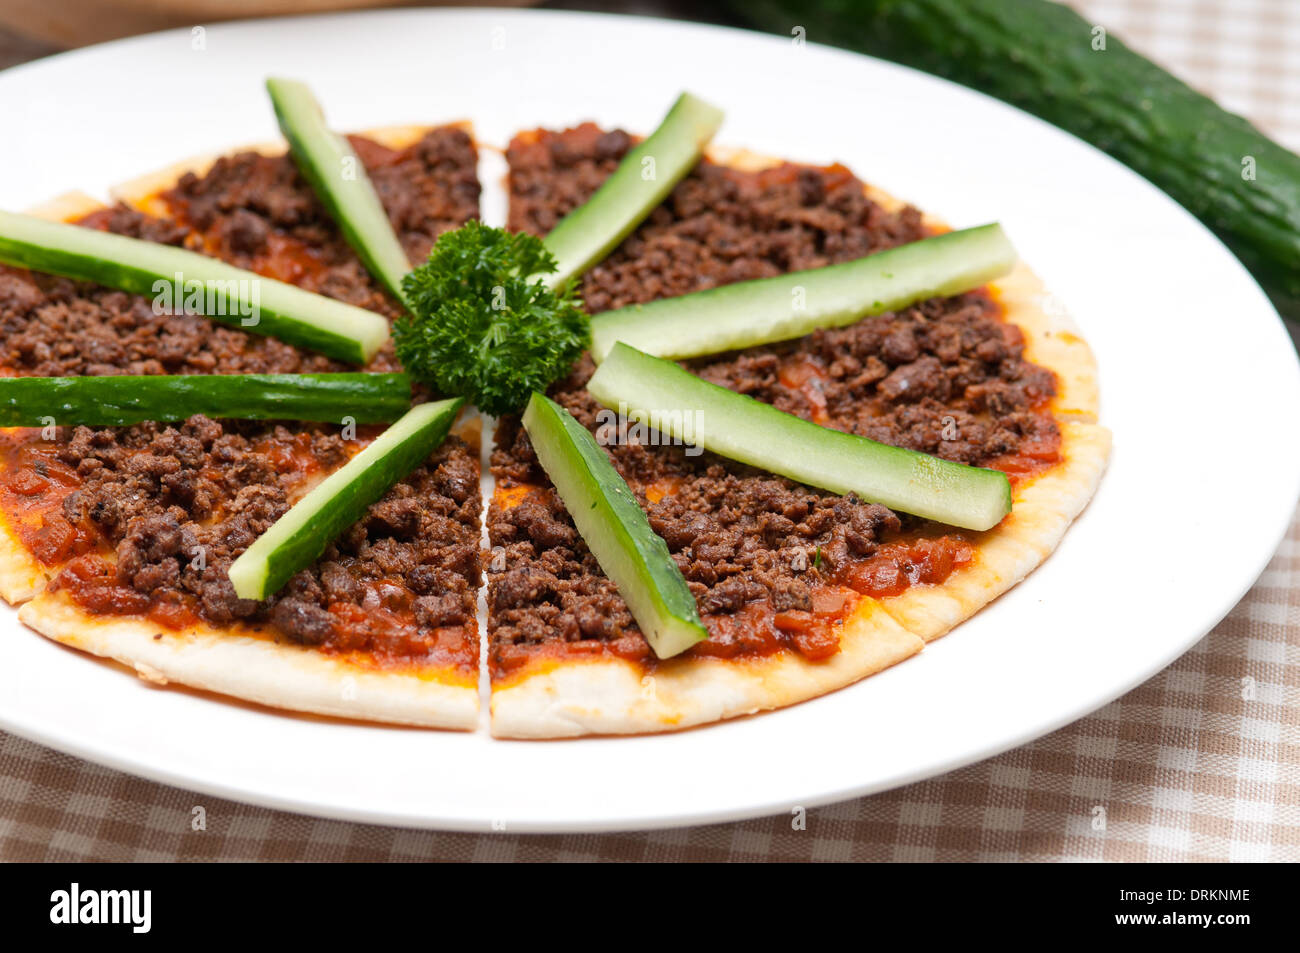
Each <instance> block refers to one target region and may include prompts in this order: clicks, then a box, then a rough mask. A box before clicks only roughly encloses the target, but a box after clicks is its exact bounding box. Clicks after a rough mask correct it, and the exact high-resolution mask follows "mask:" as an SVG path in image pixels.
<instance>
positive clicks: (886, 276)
mask: <svg viewBox="0 0 1300 953" xmlns="http://www.w3.org/2000/svg"><path fill="white" fill-rule="evenodd" d="M1015 263H1016V250H1015V248H1014V247H1013V246H1012V244H1011V242H1010V241H1009V240H1008V239H1007V236H1006V234H1005V233H1004V232H1003V231H1002V226H1000V225H997V224H992V225H981V226H979V227H978V228H967V229H964V230H962V231H959V232H948V233H946V234H943V235H936V236H935V237H933V238H925V239H922V240H921V241H918V242H912V243H910V244H908V245H901V246H899V247H898V248H891V249H889V250H888V251H882V252H877V253H876V254H874V255H868V256H866V257H865V258H859V259H856V260H855V261H848V262H844V263H843V264H839V265H828V266H827V267H825V268H813V269H809V270H808V271H796V272H793V273H792V274H788V275H781V276H779V277H776V278H761V279H759V280H757V281H742V282H737V283H736V284H732V285H723V286H722V287H719V288H709V289H708V290H707V291H697V292H693V293H692V294H686V295H682V296H681V297H678V298H662V299H660V300H658V301H652V302H650V303H649V304H642V305H632V306H631V307H627V308H619V309H617V310H615V311H605V312H603V313H601V314H598V315H596V316H595V317H593V318H592V319H591V340H592V345H591V353H592V356H593V357H594V358H595V359H596V360H597V361H601V360H603V359H604V358H605V355H606V354H608V353H609V350H610V348H612V347H613V346H614V342H616V341H622V342H623V343H624V344H630V345H631V346H632V347H634V348H636V349H637V350H640V351H644V352H645V353H646V354H653V355H655V356H656V357H668V358H672V359H674V360H680V359H683V358H688V357H698V356H700V355H702V354H718V353H720V352H722V351H732V350H735V349H737V348H742V347H753V346H754V345H756V344H768V343H770V342H772V341H785V340H789V339H790V338H797V337H803V336H804V335H805V334H810V333H812V332H813V331H815V330H817V329H818V328H834V327H842V326H843V325H846V324H852V323H853V322H854V321H857V320H858V319H859V318H863V317H866V316H867V315H871V314H883V313H884V312H886V311H895V310H897V309H899V308H904V307H906V306H907V305H909V304H913V303H915V302H917V301H923V300H925V299H926V298H933V297H937V296H940V295H954V294H960V293H962V292H964V291H970V290H971V289H973V288H978V287H979V286H980V285H982V284H984V283H985V282H989V281H992V280H993V279H995V278H1000V277H1001V276H1002V275H1005V274H1006V273H1007V272H1009V271H1010V270H1011V269H1012V268H1013V267H1014V266H1015Z"/></svg>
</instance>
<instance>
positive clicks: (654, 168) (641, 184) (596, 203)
mask: <svg viewBox="0 0 1300 953" xmlns="http://www.w3.org/2000/svg"><path fill="white" fill-rule="evenodd" d="M720 125H722V110H720V109H718V108H717V107H716V106H711V105H709V104H708V103H706V102H705V101H704V100H702V99H698V98H696V97H695V96H692V95H691V94H690V93H682V94H681V95H680V96H678V97H677V102H675V103H674V104H673V107H672V109H670V110H669V111H668V115H667V116H665V117H664V120H663V122H661V123H660V124H659V128H658V129H656V130H655V131H654V132H653V133H652V134H651V135H650V137H649V138H648V139H646V140H644V141H643V142H641V143H640V144H638V145H637V146H635V147H634V148H633V149H632V150H631V151H630V152H628V154H627V155H625V156H624V157H623V161H622V162H620V163H619V165H618V168H617V169H615V170H614V174H613V175H611V176H610V177H609V178H608V179H606V180H605V182H604V184H603V185H601V187H600V188H599V189H597V190H596V192H595V194H594V195H592V197H591V198H589V199H588V200H587V201H586V202H585V203H584V204H582V205H580V206H578V207H577V208H576V209H574V210H573V211H572V212H570V213H569V214H568V215H566V216H565V217H564V218H563V219H562V220H561V221H560V223H559V224H558V225H556V226H555V228H553V229H551V232H550V234H549V235H547V236H546V238H545V242H546V247H547V248H549V249H550V251H551V254H553V255H554V256H555V258H556V261H557V262H558V263H559V268H558V269H557V270H556V271H555V272H554V273H553V274H548V275H543V276H540V277H542V278H543V280H545V281H546V282H547V283H548V284H549V285H550V286H551V287H553V288H558V287H559V286H560V285H562V284H564V283H565V282H567V281H569V280H570V279H572V278H576V277H577V276H578V275H580V274H582V273H583V272H584V271H586V270H587V269H588V268H590V267H591V266H592V265H595V264H596V263H597V262H599V261H600V260H601V259H602V258H604V257H605V256H606V255H608V254H609V253H610V252H611V251H613V250H614V249H615V248H617V247H618V244H619V242H621V241H623V239H625V238H627V236H628V235H630V234H632V231H633V229H635V228H636V227H637V226H638V225H640V224H641V221H642V220H643V219H644V218H645V217H646V216H647V215H649V214H650V213H651V212H652V211H654V209H655V207H656V206H658V205H659V203H660V202H662V201H663V200H664V199H666V198H667V197H668V193H669V192H671V191H672V190H673V187H674V186H675V185H677V183H678V182H680V181H681V180H682V179H683V178H685V177H686V175H687V173H689V172H690V171H691V170H692V169H693V168H695V164H696V163H697V162H699V161H700V156H701V155H702V154H703V153H704V147H705V146H706V145H708V143H709V140H710V139H712V138H713V134H714V133H715V132H717V131H718V127H719V126H720Z"/></svg>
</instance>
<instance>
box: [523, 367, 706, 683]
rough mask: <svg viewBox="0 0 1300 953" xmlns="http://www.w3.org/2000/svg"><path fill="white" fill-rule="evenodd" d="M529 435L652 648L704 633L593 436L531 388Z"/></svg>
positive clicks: (666, 649) (664, 554)
mask: <svg viewBox="0 0 1300 953" xmlns="http://www.w3.org/2000/svg"><path fill="white" fill-rule="evenodd" d="M524 427H525V428H526V429H527V431H528V439H529V440H530V441H531V442H532V445H533V450H534V451H535V452H536V453H537V459H538V460H539V461H540V462H541V464H542V468H543V469H544V470H546V474H547V476H549V477H550V478H551V482H552V483H554V484H555V489H556V492H558V493H559V495H560V499H561V500H563V501H564V505H565V507H566V508H567V509H568V511H569V515H570V516H571V517H572V518H573V522H574V525H575V526H577V527H578V532H579V533H581V534H582V538H583V539H584V540H585V541H586V543H587V547H588V548H589V549H590V550H591V552H592V554H593V555H594V556H595V557H596V561H597V562H598V563H600V568H601V569H603V570H604V571H605V575H607V576H609V578H610V579H612V580H613V581H614V584H615V585H616V586H618V591H619V593H620V594H621V595H622V596H623V599H624V601H625V602H627V606H628V609H630V610H631V612H632V616H633V618H635V619H636V622H637V625H639V626H640V627H641V632H642V633H643V634H644V635H645V638H646V641H647V642H648V643H650V648H651V649H653V650H654V653H655V655H656V656H658V657H659V658H670V657H672V656H674V655H677V654H679V653H681V652H684V651H686V650H687V649H688V648H690V647H691V646H692V645H694V644H695V643H696V642H699V641H701V640H702V639H705V638H707V637H708V630H706V629H705V628H704V624H703V623H702V622H701V621H700V614H699V609H698V608H697V607H696V605H695V597H694V596H693V595H691V590H690V589H689V588H688V587H687V585H686V580H685V579H684V578H682V574H681V570H679V569H678V568H677V564H676V563H675V562H673V557H672V556H671V555H670V554H669V552H668V544H667V543H665V542H664V541H663V540H662V539H660V538H659V537H658V536H656V535H655V532H654V530H652V529H651V528H650V522H649V520H647V519H646V515H645V513H644V512H643V511H642V509H641V507H640V506H639V505H637V501H636V498H635V497H634V496H633V495H632V491H631V490H630V489H628V485H627V484H626V483H625V482H623V478H622V477H621V476H619V475H618V471H617V470H615V469H614V465H613V464H612V463H610V462H609V457H608V456H607V455H606V454H605V451H604V450H602V449H601V447H600V445H599V444H597V443H596V438H595V437H593V436H592V435H591V432H590V431H588V430H587V428H586V427H584V426H582V424H580V423H578V422H577V421H576V420H574V419H573V417H572V416H571V415H570V414H569V412H568V411H566V410H565V409H564V408H563V407H561V406H560V405H559V404H557V403H555V402H554V401H553V400H550V399H549V398H547V397H545V396H543V395H542V394H539V393H536V392H534V393H533V396H532V398H531V399H530V400H529V402H528V408H527V409H526V410H525V411H524Z"/></svg>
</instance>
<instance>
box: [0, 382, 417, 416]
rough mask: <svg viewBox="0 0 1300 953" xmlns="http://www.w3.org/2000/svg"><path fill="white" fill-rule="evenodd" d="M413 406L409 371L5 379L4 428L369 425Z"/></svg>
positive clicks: (0, 398) (0, 411)
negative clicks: (205, 421)
mask: <svg viewBox="0 0 1300 953" xmlns="http://www.w3.org/2000/svg"><path fill="white" fill-rule="evenodd" d="M410 407H411V379H410V377H408V376H407V375H406V374H211V375H209V374H183V375H176V376H170V375H157V376H147V377H135V376H125V375H124V376H120V377H0V427H44V426H47V425H49V424H58V425H60V426H74V425H77V424H83V425H85V426H87V427H122V426H128V425H130V424H138V423H140V422H142V421H145V420H156V421H160V422H161V421H171V420H186V419H187V418H189V417H192V416H194V415H195V414H203V415H204V416H207V417H225V418H231V419H236V420H320V421H330V422H333V423H341V422H342V421H343V420H344V418H346V417H351V418H352V420H353V421H354V422H355V423H359V424H368V423H378V422H380V421H389V420H396V419H397V418H398V417H400V416H402V414H404V413H405V412H406V411H407V410H409V409H410Z"/></svg>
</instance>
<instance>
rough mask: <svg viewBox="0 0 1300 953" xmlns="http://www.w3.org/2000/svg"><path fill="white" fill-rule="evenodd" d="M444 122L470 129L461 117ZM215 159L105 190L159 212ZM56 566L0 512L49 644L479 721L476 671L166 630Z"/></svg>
mask: <svg viewBox="0 0 1300 953" xmlns="http://www.w3.org/2000/svg"><path fill="white" fill-rule="evenodd" d="M452 125H458V126H460V127H461V128H463V129H465V130H466V131H467V132H472V129H471V127H470V125H469V124H468V123H455V124H452ZM433 128H438V127H434V126H392V127H386V128H382V129H376V130H371V131H367V132H363V133H360V135H364V136H367V137H368V138H372V139H374V140H376V141H377V142H379V143H380V144H382V145H386V146H388V147H389V148H394V149H399V148H402V147H403V146H406V145H409V144H410V143H412V142H415V141H416V140H418V139H419V138H420V137H421V136H423V135H424V134H425V133H426V132H427V131H428V130H430V129H433ZM285 148H286V147H285V145H284V143H283V142H280V143H268V144H263V145H259V146H251V147H245V148H241V149H233V150H230V151H229V152H228V153H223V154H234V153H236V152H244V151H249V149H252V150H253V151H258V152H262V153H264V154H267V155H273V154H280V153H283V152H284V151H285ZM217 158H218V156H216V155H212V156H206V157H202V158H198V159H192V160H189V161H186V162H180V163H176V164H174V165H171V166H168V167H167V168H166V169H162V170H160V171H157V172H151V173H148V174H146V175H143V176H140V177H139V178H136V179H133V180H131V181H130V182H126V183H123V184H121V185H119V186H116V187H114V188H112V189H111V190H110V195H112V196H113V198H114V199H116V200H118V201H120V202H123V203H125V204H127V205H131V206H133V207H135V208H137V209H138V210H140V211H142V212H146V213H153V214H158V215H163V214H165V213H166V211H167V210H166V208H165V207H163V206H161V205H159V204H157V203H158V199H157V194H158V193H159V192H161V191H163V190H165V189H169V188H171V187H172V186H173V185H175V183H176V181H177V180H178V179H179V178H180V177H181V176H182V175H184V174H185V173H187V172H193V173H195V174H196V175H202V174H203V173H204V172H206V171H207V170H208V169H209V168H211V166H212V164H213V163H214V162H215V161H216V160H217ZM103 207H104V204H103V203H102V202H100V201H98V200H96V199H94V198H93V197H91V196H89V195H86V194H85V193H84V192H69V193H66V194H64V195H61V196H59V197H57V198H55V199H53V200H51V201H49V202H47V203H44V204H43V205H40V206H38V207H36V208H34V209H31V210H29V214H32V215H39V216H42V217H45V218H49V219H53V220H57V221H70V220H72V219H76V218H80V217H81V216H83V215H87V214H89V213H91V212H94V211H97V210H98V209H101V208H103ZM61 568H62V567H61V566H56V567H49V568H47V567H45V566H42V565H41V564H40V563H39V562H38V561H37V560H36V559H35V558H34V557H33V556H32V555H31V553H30V552H29V551H28V550H27V548H26V547H24V546H23V545H22V544H21V543H20V542H19V541H18V539H17V538H16V537H15V536H14V534H13V533H12V531H11V530H10V528H9V527H8V525H7V524H6V523H5V518H4V515H3V514H0V595H2V596H3V597H4V598H5V599H6V600H7V601H8V602H9V603H10V604H11V605H12V604H17V603H19V602H26V604H25V605H23V606H22V607H21V608H20V609H19V610H18V618H19V619H20V620H21V621H22V622H24V623H26V624H27V625H28V626H30V627H31V628H32V629H34V630H36V631H37V632H39V633H40V634H41V635H44V636H46V637H47V638H49V639H51V640H53V641H55V642H59V643H61V644H63V645H68V646H71V647H72V648H76V649H80V650H82V651H85V652H90V653H91V654H93V655H99V656H102V657H105V658H111V659H114V660H115V661H117V662H120V663H121V664H123V665H125V666H127V667H128V668H130V669H132V670H134V671H135V672H136V674H137V675H139V676H140V677H141V678H143V679H145V680H147V681H149V682H152V683H155V684H166V683H168V682H173V683H176V684H178V685H187V686H190V687H192V688H199V689H203V690H206V691H211V692H217V693H219V694H223V695H229V696H232V697H234V698H240V699H244V700H246V701H252V702H256V703H258V704H262V705H267V706H269V707H272V708H283V709H288V710H291V711H302V712H311V713H314V714H319V715H330V716H336V717H342V718H354V719H361V720H366V721H379V722H386V723H391V724H401V725H417V726H421V727H428V728H451V729H460V730H465V731H472V730H473V729H474V728H475V727H477V725H478V712H479V691H478V679H477V675H470V676H467V675H465V674H463V673H461V672H459V671H456V670H439V669H434V668H423V669H416V668H411V669H405V670H401V669H379V668H375V667H373V666H367V665H365V664H364V662H363V661H349V660H348V659H346V658H344V657H342V656H332V655H327V654H325V653H323V652H319V651H316V650H314V649H311V648H307V647H304V646H299V645H295V644H291V643H287V642H276V641H274V640H273V639H271V638H268V637H267V636H266V635H258V634H255V633H254V632H253V631H252V630H249V629H246V628H241V627H238V626H235V627H230V628H223V629H217V628H215V627H212V626H209V625H206V624H203V623H199V624H197V625H193V626H189V627H187V628H185V629H183V630H181V631H178V632H172V631H169V630H165V629H162V628H161V627H159V626H157V625H156V624H154V623H151V622H149V621H148V620H147V619H142V618H138V617H132V616H103V615H96V614H94V613H91V612H88V611H86V610H84V609H82V608H81V607H79V606H77V605H76V604H75V603H73V602H72V601H71V600H70V599H69V598H68V596H67V594H66V593H64V592H56V593H50V592H46V591H44V590H45V586H46V583H47V582H48V581H49V579H51V578H53V577H54V576H55V575H57V574H58V571H59V570H60V569H61ZM28 600H30V601H28Z"/></svg>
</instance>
